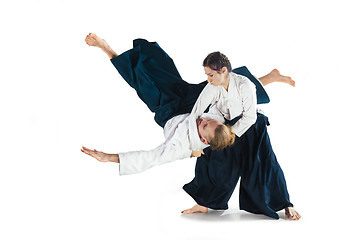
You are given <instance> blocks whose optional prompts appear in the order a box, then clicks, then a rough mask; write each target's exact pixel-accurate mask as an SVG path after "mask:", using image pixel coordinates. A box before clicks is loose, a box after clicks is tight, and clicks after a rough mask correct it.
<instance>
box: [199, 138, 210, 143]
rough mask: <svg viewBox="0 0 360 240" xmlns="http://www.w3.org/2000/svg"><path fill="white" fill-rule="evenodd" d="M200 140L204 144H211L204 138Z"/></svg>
mask: <svg viewBox="0 0 360 240" xmlns="http://www.w3.org/2000/svg"><path fill="white" fill-rule="evenodd" d="M200 140H201V141H202V142H203V143H205V144H209V142H208V141H207V140H206V139H205V138H203V137H201V138H200Z"/></svg>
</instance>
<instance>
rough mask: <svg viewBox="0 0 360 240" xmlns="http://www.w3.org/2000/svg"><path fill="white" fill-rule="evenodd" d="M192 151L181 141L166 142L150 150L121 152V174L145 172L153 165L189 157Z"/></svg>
mask: <svg viewBox="0 0 360 240" xmlns="http://www.w3.org/2000/svg"><path fill="white" fill-rule="evenodd" d="M190 155H191V151H190V150H189V149H188V148H187V149H186V148H185V149H184V148H183V147H182V146H181V142H165V143H163V144H161V145H160V146H158V147H157V148H155V149H152V150H149V151H132V152H126V153H119V162H120V166H119V168H120V171H119V173H120V175H128V174H134V173H140V172H143V171H145V170H147V169H149V168H151V167H154V166H158V165H161V164H164V163H168V162H172V161H175V160H179V159H184V158H188V157H190Z"/></svg>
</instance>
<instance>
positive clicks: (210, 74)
mask: <svg viewBox="0 0 360 240" xmlns="http://www.w3.org/2000/svg"><path fill="white" fill-rule="evenodd" d="M204 70H205V74H206V75H207V81H208V82H209V83H210V84H211V85H213V86H220V85H222V84H223V83H224V82H225V79H226V73H227V68H226V67H223V68H222V69H221V70H220V72H217V71H216V70H213V69H211V68H209V67H204Z"/></svg>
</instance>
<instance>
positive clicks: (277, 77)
mask: <svg viewBox="0 0 360 240" xmlns="http://www.w3.org/2000/svg"><path fill="white" fill-rule="evenodd" d="M259 80H260V81H261V83H262V84H263V85H264V86H265V85H267V84H270V83H273V82H282V83H287V84H289V85H291V86H293V87H295V81H294V80H292V78H291V77H288V76H283V75H281V74H280V72H279V70H277V69H276V68H275V69H273V70H272V71H271V72H270V73H269V74H267V75H265V76H263V77H261V78H259Z"/></svg>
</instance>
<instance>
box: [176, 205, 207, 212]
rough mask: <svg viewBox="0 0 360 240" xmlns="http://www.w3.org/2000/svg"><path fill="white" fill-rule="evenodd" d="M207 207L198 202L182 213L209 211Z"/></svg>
mask: <svg viewBox="0 0 360 240" xmlns="http://www.w3.org/2000/svg"><path fill="white" fill-rule="evenodd" d="M208 210H209V209H208V208H207V207H203V206H200V205H199V204H196V205H195V206H193V207H192V208H189V209H186V210H184V211H182V212H181V213H182V214H190V213H207V212H208Z"/></svg>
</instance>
